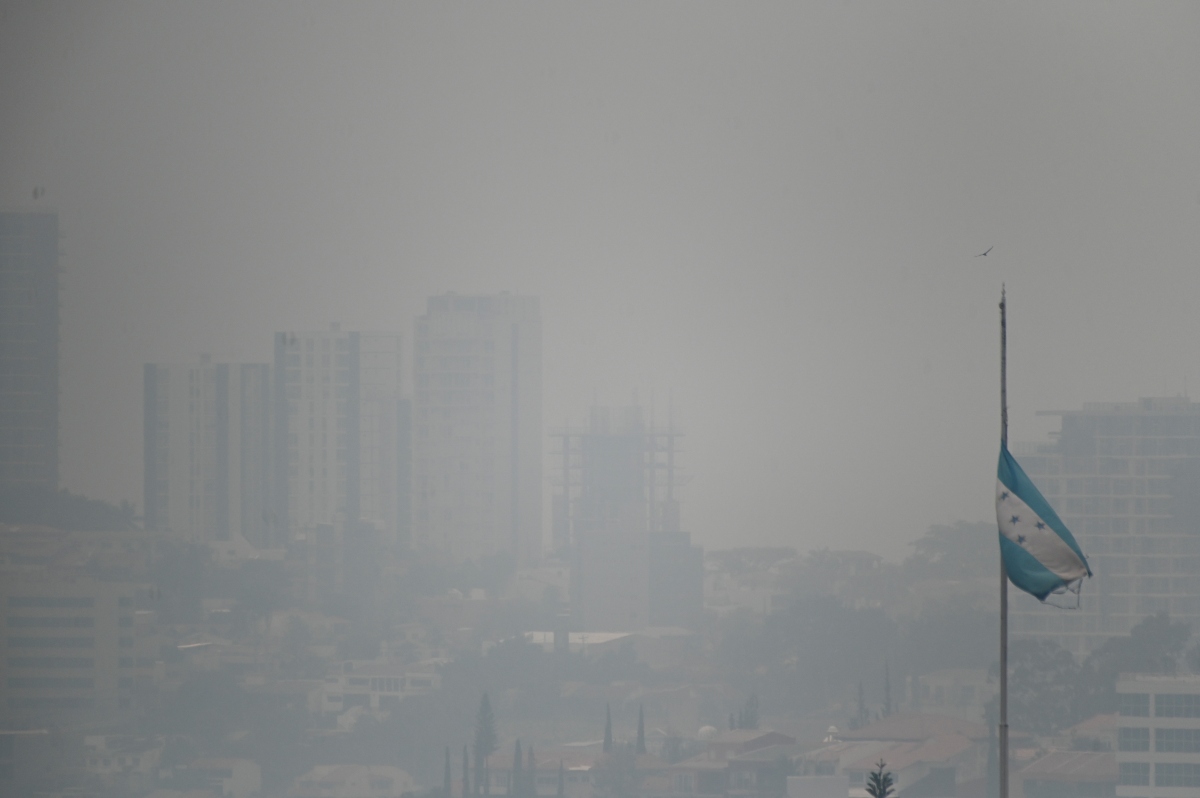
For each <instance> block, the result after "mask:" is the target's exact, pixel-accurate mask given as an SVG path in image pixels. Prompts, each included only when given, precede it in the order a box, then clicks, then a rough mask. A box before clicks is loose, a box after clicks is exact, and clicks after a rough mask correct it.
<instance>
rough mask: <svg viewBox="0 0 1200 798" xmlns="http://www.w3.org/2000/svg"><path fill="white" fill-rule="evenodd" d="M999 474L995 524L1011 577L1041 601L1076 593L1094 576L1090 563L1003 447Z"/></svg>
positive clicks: (1005, 564) (1001, 550)
mask: <svg viewBox="0 0 1200 798" xmlns="http://www.w3.org/2000/svg"><path fill="white" fill-rule="evenodd" d="M996 476H997V478H996V523H997V524H998V525H999V527H1000V556H1001V557H1002V558H1003V559H1004V567H1005V569H1006V570H1007V571H1008V578H1009V579H1011V580H1012V583H1013V584H1014V585H1016V586H1017V587H1019V588H1021V589H1022V590H1024V591H1025V592H1026V593H1029V594H1031V595H1033V596H1036V597H1037V598H1038V599H1039V600H1040V601H1045V600H1046V597H1047V596H1049V595H1050V594H1052V593H1064V592H1067V591H1070V592H1075V593H1077V592H1078V591H1079V587H1080V585H1081V584H1082V582H1083V579H1084V577H1087V576H1091V575H1092V571H1091V569H1090V568H1088V564H1087V559H1086V558H1084V556H1083V552H1082V551H1080V549H1079V544H1078V543H1076V542H1075V537H1074V536H1073V535H1072V534H1071V532H1070V530H1068V529H1067V525H1066V524H1064V523H1063V522H1062V520H1061V519H1060V518H1059V517H1058V514H1057V513H1056V512H1054V508H1052V507H1051V506H1050V503H1049V502H1047V501H1046V499H1045V497H1043V496H1042V494H1041V492H1040V491H1039V490H1038V489H1037V488H1036V487H1034V484H1033V482H1032V481H1030V479H1029V477H1028V476H1027V475H1026V474H1025V471H1024V469H1022V468H1021V466H1020V465H1019V464H1018V463H1017V461H1016V460H1015V459H1013V456H1012V455H1011V454H1009V452H1008V447H1007V446H1004V445H1001V447H1000V467H999V469H998V470H997V475H996Z"/></svg>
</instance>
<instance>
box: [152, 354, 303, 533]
mask: <svg viewBox="0 0 1200 798" xmlns="http://www.w3.org/2000/svg"><path fill="white" fill-rule="evenodd" d="M270 372H271V367H270V366H268V365H267V364H265V363H212V362H210V361H209V360H208V359H207V358H203V359H201V361H200V362H199V363H194V364H172V365H165V364H155V363H148V364H146V367H145V375H144V388H145V397H144V402H143V414H144V421H145V432H144V436H143V441H144V445H145V455H144V464H145V480H146V484H145V492H144V501H145V508H146V513H145V517H146V529H148V530H154V531H156V532H159V533H162V534H164V535H167V536H169V537H176V538H179V539H182V540H188V541H192V542H204V541H227V540H232V539H236V538H237V537H241V538H244V539H245V540H246V541H247V542H249V543H251V544H253V545H255V546H258V547H259V548H270V547H272V546H279V545H282V543H283V540H282V537H281V534H280V532H281V530H280V529H279V528H278V525H277V523H276V522H275V519H273V518H272V517H271V506H270V503H269V494H270V477H271V468H270V456H271V448H270V431H271V428H270V420H269V419H270V416H269V411H270V407H271V404H270V391H271V378H270Z"/></svg>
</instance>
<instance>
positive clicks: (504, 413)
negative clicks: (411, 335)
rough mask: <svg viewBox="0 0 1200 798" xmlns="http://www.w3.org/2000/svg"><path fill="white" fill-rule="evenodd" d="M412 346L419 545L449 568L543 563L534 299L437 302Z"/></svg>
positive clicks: (538, 334) (538, 332)
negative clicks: (471, 563)
mask: <svg viewBox="0 0 1200 798" xmlns="http://www.w3.org/2000/svg"><path fill="white" fill-rule="evenodd" d="M415 345H416V353H415V356H414V360H415V362H414V366H415V368H414V372H415V376H416V385H415V388H414V402H413V408H414V418H413V433H414V434H413V476H414V491H413V508H414V518H413V531H414V534H413V542H414V545H415V546H416V547H417V548H419V549H423V550H425V551H429V552H433V553H435V554H437V555H439V556H441V557H443V558H444V559H446V560H449V561H451V562H462V561H466V560H478V559H480V558H488V557H495V556H507V557H512V558H513V559H514V560H515V561H516V562H518V563H531V562H535V561H537V559H538V558H539V557H540V555H541V546H542V480H543V474H542V448H543V440H542V327H541V313H540V309H539V303H538V299H537V297H530V296H513V295H509V294H493V295H460V294H453V293H452V294H444V295H442V296H435V297H430V298H429V302H428V307H427V311H426V313H425V315H423V316H421V317H420V319H418V320H417V324H416V336H415Z"/></svg>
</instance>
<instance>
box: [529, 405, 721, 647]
mask: <svg viewBox="0 0 1200 798" xmlns="http://www.w3.org/2000/svg"><path fill="white" fill-rule="evenodd" d="M551 435H552V436H553V437H554V438H556V439H557V441H558V443H559V449H558V451H557V452H555V454H556V455H557V457H558V465H557V468H558V471H557V473H556V474H555V476H554V478H553V482H554V483H555V484H556V487H557V490H556V493H555V495H554V499H553V505H552V514H553V522H552V529H553V537H554V544H553V545H554V548H555V550H556V552H557V554H558V556H559V557H561V558H562V559H564V560H567V561H568V562H570V563H571V627H572V630H573V631H606V632H617V631H636V630H639V629H645V628H647V627H663V626H677V627H685V628H695V627H696V626H698V625H699V622H700V620H701V616H702V611H703V603H704V596H703V592H704V574H703V559H704V554H703V551H702V550H701V549H700V547H699V546H693V545H692V542H691V536H690V535H689V534H688V533H687V532H684V531H683V530H682V529H680V523H679V502H678V500H677V498H676V489H677V488H678V487H679V485H680V484H681V482H682V479H681V477H680V474H679V471H678V469H677V467H676V454H677V452H678V443H679V439H680V437H681V436H682V434H681V433H680V432H679V431H678V430H677V429H676V428H675V427H674V426H673V425H672V424H668V425H667V427H666V428H665V429H659V428H657V427H656V426H655V425H654V423H653V421H651V422H650V423H649V424H647V423H646V421H645V420H644V418H643V415H642V409H641V408H640V407H638V406H630V407H619V408H608V407H593V408H592V409H591V412H590V415H589V419H588V424H587V425H586V427H584V428H582V429H572V428H567V429H563V430H558V431H555V432H553V433H551Z"/></svg>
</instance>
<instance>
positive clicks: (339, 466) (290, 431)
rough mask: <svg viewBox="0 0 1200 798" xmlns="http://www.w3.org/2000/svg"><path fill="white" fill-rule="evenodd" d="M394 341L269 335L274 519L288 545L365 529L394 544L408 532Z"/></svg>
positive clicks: (389, 337)
mask: <svg viewBox="0 0 1200 798" xmlns="http://www.w3.org/2000/svg"><path fill="white" fill-rule="evenodd" d="M401 388H402V383H401V351H400V336H399V335H398V334H392V333H366V332H343V331H342V330H340V329H339V328H338V327H337V325H333V326H331V328H330V329H329V330H325V331H321V332H292V333H277V334H276V336H275V402H274V408H275V420H274V429H275V442H274V445H275V447H276V448H275V469H276V477H275V483H276V484H277V485H280V486H282V489H280V490H277V491H276V493H275V505H274V514H275V515H276V516H279V517H282V518H285V519H286V528H287V529H288V530H289V534H290V535H291V536H293V537H299V536H304V535H307V534H309V533H310V532H311V530H313V529H315V528H316V527H318V526H323V525H331V526H335V527H341V528H345V526H346V525H347V524H351V523H366V524H369V525H370V526H372V527H373V528H374V529H375V530H377V531H378V532H380V533H381V534H382V537H383V540H384V541H385V542H388V543H393V544H394V543H396V542H398V540H400V539H401V538H403V537H405V536H406V532H407V529H408V495H409V490H410V472H409V470H408V469H409V466H408V454H407V446H408V442H407V441H408V426H407V425H408V419H407V405H406V404H405V402H404V401H402V398H401V397H402V394H401Z"/></svg>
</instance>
